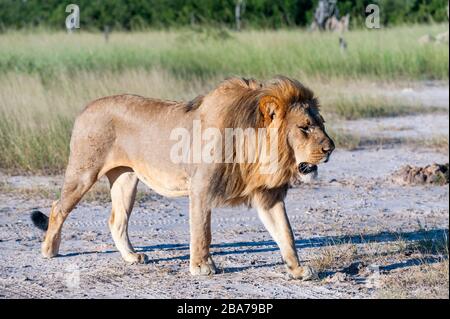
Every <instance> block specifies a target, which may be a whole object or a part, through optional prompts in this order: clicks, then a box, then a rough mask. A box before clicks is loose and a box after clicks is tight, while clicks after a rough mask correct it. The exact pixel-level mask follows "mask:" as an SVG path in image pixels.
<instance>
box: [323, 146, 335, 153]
mask: <svg viewBox="0 0 450 319" xmlns="http://www.w3.org/2000/svg"><path fill="white" fill-rule="evenodd" d="M333 151H334V145H333V144H329V145H327V146H324V147H322V152H323V153H325V154H331V153H332V152H333Z"/></svg>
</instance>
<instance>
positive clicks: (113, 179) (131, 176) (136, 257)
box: [106, 167, 148, 264]
mask: <svg viewBox="0 0 450 319" xmlns="http://www.w3.org/2000/svg"><path fill="white" fill-rule="evenodd" d="M106 175H107V176H108V179H109V182H110V185H111V201H112V211H111V217H110V219H109V228H110V230H111V234H112V238H113V240H114V243H115V244H116V247H117V249H118V250H119V252H120V254H121V255H122V257H123V259H124V260H125V261H126V262H129V263H133V264H145V263H147V262H148V258H147V256H146V255H145V254H142V253H136V252H135V251H134V249H133V246H132V245H131V242H130V239H129V238H128V221H129V218H130V215H131V211H132V209H133V204H134V200H135V198H136V190H137V184H138V178H137V176H136V174H135V173H134V172H133V171H132V170H131V169H129V168H125V167H118V168H116V169H113V170H111V171H109V172H108V173H106Z"/></svg>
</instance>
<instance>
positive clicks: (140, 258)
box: [124, 253, 149, 265]
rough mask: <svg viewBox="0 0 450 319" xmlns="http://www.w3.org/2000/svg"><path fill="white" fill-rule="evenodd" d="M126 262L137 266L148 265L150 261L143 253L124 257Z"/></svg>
mask: <svg viewBox="0 0 450 319" xmlns="http://www.w3.org/2000/svg"><path fill="white" fill-rule="evenodd" d="M124 259H125V261H126V262H127V263H130V264H132V265H135V264H147V263H148V261H149V259H148V256H147V255H146V254H143V253H134V254H129V255H127V256H126V257H124Z"/></svg>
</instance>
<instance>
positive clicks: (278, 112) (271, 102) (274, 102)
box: [259, 96, 285, 126]
mask: <svg viewBox="0 0 450 319" xmlns="http://www.w3.org/2000/svg"><path fill="white" fill-rule="evenodd" d="M259 110H260V111H261V113H262V115H263V117H264V125H266V126H268V125H269V124H270V123H272V121H274V120H275V119H282V118H283V117H284V114H285V110H284V107H283V105H282V103H281V101H280V100H279V99H277V98H276V97H273V96H264V97H262V98H261V99H260V101H259Z"/></svg>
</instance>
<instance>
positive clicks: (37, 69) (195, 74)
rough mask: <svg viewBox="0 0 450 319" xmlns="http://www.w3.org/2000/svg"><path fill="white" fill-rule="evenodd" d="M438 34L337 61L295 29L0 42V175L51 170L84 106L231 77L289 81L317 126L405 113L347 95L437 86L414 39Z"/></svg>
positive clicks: (378, 34) (368, 97)
mask: <svg viewBox="0 0 450 319" xmlns="http://www.w3.org/2000/svg"><path fill="white" fill-rule="evenodd" d="M444 28H445V27H444V26H442V25H435V26H429V27H428V26H414V27H410V28H406V27H402V28H397V29H393V30H381V31H355V32H350V33H348V34H346V36H345V37H346V40H347V41H348V43H349V49H348V52H346V53H342V52H341V51H340V50H339V47H338V38H337V36H336V35H334V34H312V33H308V32H306V31H301V30H285V31H276V32H275V31H267V32H256V31H252V32H242V33H231V34H222V33H212V35H211V33H198V32H192V31H182V32H180V31H179V32H174V31H167V32H163V31H158V32H146V33H133V34H128V33H113V34H112V36H111V38H110V41H109V42H108V43H105V41H104V39H103V38H102V36H101V35H100V34H91V33H82V34H71V35H69V34H64V33H45V32H39V33H23V32H22V33H18V32H9V33H6V34H1V35H0V169H3V170H4V169H7V170H10V171H20V172H22V173H23V172H33V173H35V172H44V173H59V172H61V171H62V170H63V169H64V167H65V165H66V161H67V157H68V144H69V138H70V132H71V129H72V124H73V119H74V117H75V116H76V114H77V113H78V112H79V111H80V110H81V109H82V108H83V107H84V106H85V105H86V104H87V103H88V102H89V101H91V100H93V99H96V98H98V97H101V96H106V95H112V94H121V93H134V94H140V95H144V96H152V97H159V98H167V99H175V100H179V99H181V100H188V99H191V98H193V97H194V96H196V95H197V94H200V93H205V92H207V91H208V90H209V89H211V88H212V87H213V86H214V85H216V84H217V83H218V82H219V81H220V80H222V79H223V78H225V77H228V76H231V75H240V76H252V77H256V78H258V79H266V78H270V77H272V76H274V75H276V74H284V75H288V76H293V77H295V78H298V79H300V80H301V81H302V82H305V84H307V85H308V86H310V87H311V88H312V89H313V90H314V91H315V92H316V93H317V95H318V96H319V98H320V99H321V102H322V105H323V106H322V109H323V112H324V113H325V116H326V117H327V118H329V116H339V117H343V118H358V117H367V116H377V115H378V116H380V115H396V114H403V113H405V112H408V111H405V110H408V109H407V108H406V109H405V108H399V107H397V106H399V105H401V104H399V103H398V101H392V100H388V101H386V100H380V99H377V98H376V95H375V94H370V93H369V94H366V93H364V94H358V93H355V92H354V91H355V86H356V87H357V85H358V84H359V83H366V84H369V83H373V82H374V81H397V80H409V81H411V80H413V81H415V80H420V79H441V80H447V79H448V46H440V45H428V46H420V45H418V44H417V37H418V36H419V35H421V34H422V33H427V32H431V33H436V32H438V31H440V30H442V29H444ZM401 106H403V105H401ZM409 110H414V108H410V109H409ZM346 141H347V142H348V139H347V138H343V142H342V143H341V144H343V145H345V144H346V143H347V142H346ZM347 144H348V143H347ZM350 144H352V145H353V144H355V143H353V142H351V143H350Z"/></svg>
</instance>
